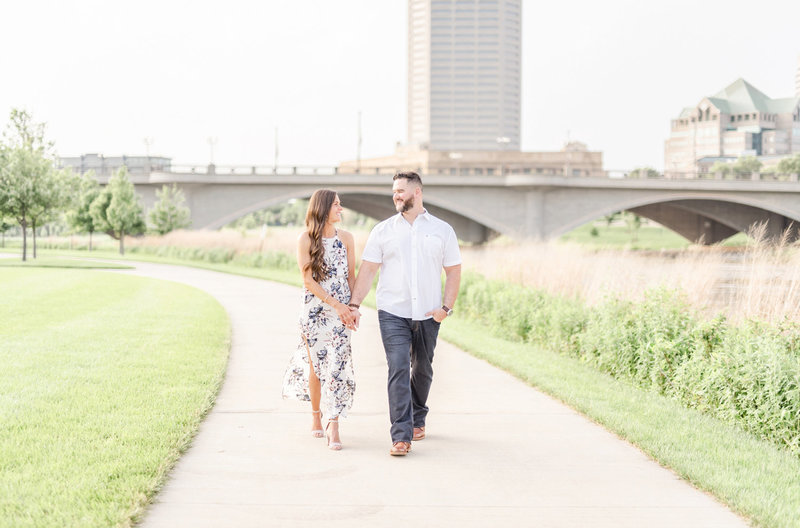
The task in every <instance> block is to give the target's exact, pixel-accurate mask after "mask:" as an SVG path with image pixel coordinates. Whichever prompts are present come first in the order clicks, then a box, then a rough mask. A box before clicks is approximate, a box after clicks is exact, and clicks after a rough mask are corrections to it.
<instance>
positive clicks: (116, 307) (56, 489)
mask: <svg viewBox="0 0 800 528" xmlns="http://www.w3.org/2000/svg"><path fill="white" fill-rule="evenodd" d="M0 291H1V292H2V301H3V302H2V303H0V321H2V324H0V363H2V365H3V373H2V374H0V526H2V527H9V528H10V527H14V528H19V527H29V526H30V527H33V526H36V527H40V526H53V527H65V526H74V527H94V526H97V527H108V526H129V525H130V524H131V520H132V519H135V517H136V516H137V515H138V514H140V513H141V512H142V510H143V507H144V506H145V505H146V504H147V502H148V501H149V500H150V498H151V497H152V496H153V495H154V494H155V492H156V491H157V490H158V488H159V486H160V485H161V484H162V482H163V481H164V478H165V476H166V473H167V471H168V470H169V469H170V467H171V466H172V465H173V464H174V462H175V461H176V460H177V458H178V457H179V455H180V454H181V453H182V452H183V451H184V450H185V449H186V447H187V446H188V444H189V441H190V439H191V438H192V436H193V434H194V432H195V431H196V429H197V426H198V425H199V423H200V420H201V419H202V417H203V416H204V415H205V413H206V412H207V411H208V409H209V408H210V407H211V405H212V403H213V400H214V398H215V396H216V394H217V391H218V388H219V386H220V383H221V380H222V377H223V374H224V370H225V365H226V362H227V354H228V350H229V343H230V327H229V322H228V319H227V315H226V314H225V311H224V310H223V308H222V307H221V306H220V305H219V304H218V303H217V302H216V300H214V299H213V298H211V297H210V296H209V295H207V294H205V293H203V292H200V291H198V290H195V289H192V288H189V287H187V286H183V285H178V284H174V283H171V282H165V281H156V280H150V279H142V278H138V277H130V276H125V275H117V274H112V273H105V272H98V271H90V270H82V269H46V268H36V267H30V266H26V267H4V268H2V269H0Z"/></svg>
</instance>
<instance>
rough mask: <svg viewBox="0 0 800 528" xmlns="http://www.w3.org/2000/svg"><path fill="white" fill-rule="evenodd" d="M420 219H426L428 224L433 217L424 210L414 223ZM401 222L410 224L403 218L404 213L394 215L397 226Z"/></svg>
mask: <svg viewBox="0 0 800 528" xmlns="http://www.w3.org/2000/svg"><path fill="white" fill-rule="evenodd" d="M420 218H424V219H425V221H426V222H429V221H430V219H431V215H430V214H428V210H427V209H423V210H422V212H421V213H420V214H418V215H417V218H416V220H414V221H415V222H416V221H417V220H419V219H420ZM400 221H403V222H406V223H408V222H407V221H406V219H405V218H403V213H397V214H396V215H394V222H395V224H396V223H397V222H400Z"/></svg>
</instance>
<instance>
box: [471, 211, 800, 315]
mask: <svg viewBox="0 0 800 528" xmlns="http://www.w3.org/2000/svg"><path fill="white" fill-rule="evenodd" d="M765 233H766V229H765V226H758V227H756V228H755V229H754V230H753V231H752V232H751V233H749V236H750V240H751V243H750V244H749V245H748V246H747V247H746V248H735V249H731V248H724V247H714V246H712V247H702V246H693V247H690V248H688V249H685V250H674V251H661V252H643V251H632V250H623V249H605V250H595V249H590V248H586V247H583V246H579V245H576V244H564V243H558V242H551V243H538V244H537V243H524V244H505V245H491V244H490V245H487V246H484V247H481V246H477V247H468V248H463V249H462V252H463V255H464V265H465V268H466V269H470V270H473V271H477V272H478V273H481V274H482V275H484V276H486V277H489V278H494V279H500V280H507V281H511V282H515V283H518V284H521V285H524V286H528V287H533V288H539V289H543V290H545V291H547V292H549V293H552V294H556V295H561V296H565V297H569V298H575V299H581V300H583V301H584V302H586V303H587V304H589V305H595V304H597V303H599V302H601V301H602V300H603V299H605V298H606V297H608V296H616V297H620V298H623V299H629V300H633V301H641V300H642V299H643V297H644V292H646V291H647V290H650V289H654V288H658V287H665V288H669V289H676V290H680V291H682V292H684V293H685V295H686V298H687V300H688V301H689V303H690V304H691V305H692V306H694V307H695V308H697V309H698V310H700V311H702V312H703V313H705V314H706V315H708V316H714V315H717V314H719V313H723V314H725V315H726V316H727V317H729V318H730V319H732V320H734V321H740V320H743V319H759V320H764V321H770V322H779V321H782V320H784V319H789V320H793V321H800V251H798V245H797V244H796V243H795V244H792V243H789V239H788V233H787V234H785V235H784V237H783V238H782V239H781V240H780V241H778V242H777V243H776V242H775V241H771V240H768V239H767V238H766V236H765Z"/></svg>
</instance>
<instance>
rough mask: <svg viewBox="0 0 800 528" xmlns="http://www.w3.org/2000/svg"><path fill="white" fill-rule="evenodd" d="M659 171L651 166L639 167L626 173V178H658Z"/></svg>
mask: <svg viewBox="0 0 800 528" xmlns="http://www.w3.org/2000/svg"><path fill="white" fill-rule="evenodd" d="M660 177H661V173H659V172H658V171H657V170H655V169H654V168H652V167H639V168H636V169H633V170H632V171H631V172H630V174H628V178H660Z"/></svg>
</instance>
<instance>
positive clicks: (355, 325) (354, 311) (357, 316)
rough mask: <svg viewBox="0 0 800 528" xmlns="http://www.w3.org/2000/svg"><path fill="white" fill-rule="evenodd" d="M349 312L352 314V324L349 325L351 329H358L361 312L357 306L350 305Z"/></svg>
mask: <svg viewBox="0 0 800 528" xmlns="http://www.w3.org/2000/svg"><path fill="white" fill-rule="evenodd" d="M350 313H351V314H353V318H354V319H355V320H354V321H353V326H352V327H351V329H352V330H358V323H359V322H360V321H361V312H360V311H359V310H358V308H354V307H352V306H351V307H350Z"/></svg>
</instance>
